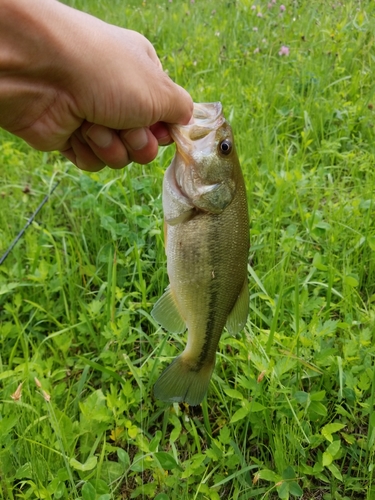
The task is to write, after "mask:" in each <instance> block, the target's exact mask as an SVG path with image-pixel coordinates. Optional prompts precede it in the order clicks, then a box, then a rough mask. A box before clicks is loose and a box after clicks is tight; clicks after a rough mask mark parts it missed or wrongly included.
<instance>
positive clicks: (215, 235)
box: [152, 102, 249, 405]
mask: <svg viewBox="0 0 375 500" xmlns="http://www.w3.org/2000/svg"><path fill="white" fill-rule="evenodd" d="M170 133H171V135H172V137H173V139H174V140H175V143H176V148H177V149H176V155H175V157H174V159H173V161H172V163H171V165H170V166H169V167H168V169H167V170H166V172H165V176H164V183H163V210H164V224H165V245H166V254H167V269H168V276H169V281H170V285H169V287H168V288H167V289H166V292H165V293H164V295H163V296H162V297H161V298H160V299H159V300H158V301H157V302H156V304H155V307H154V309H153V311H152V315H153V317H154V318H155V319H156V321H158V322H159V323H160V325H162V326H163V328H165V329H166V330H167V331H170V332H183V331H184V330H185V329H186V328H187V329H188V340H187V345H186V348H185V350H184V351H183V352H182V354H181V355H180V356H178V357H177V358H175V359H174V361H173V362H172V363H171V365H170V366H168V367H167V368H166V369H165V370H164V372H163V373H162V374H161V376H160V378H159V379H158V380H157V382H156V384H155V387H154V394H155V396H156V397H157V398H158V399H161V400H162V401H166V402H183V401H185V402H186V403H188V404H190V405H198V404H199V403H200V402H201V401H202V399H203V398H204V396H205V394H206V391H207V388H208V385H209V382H210V379H211V375H212V371H213V369H214V365H215V355H216V350H217V346H218V343H219V339H220V336H221V334H222V331H223V329H224V326H226V327H227V329H228V330H229V332H230V333H232V334H235V333H237V332H239V331H240V330H241V329H242V328H243V327H244V325H245V323H246V319H247V315H248V309H249V290H248V280H247V261H248V252H249V220H248V209H247V198H246V191H245V183H244V179H243V176H242V172H241V168H240V165H239V161H238V158H237V154H236V150H235V146H234V140H233V134H232V129H231V127H230V125H229V124H228V123H227V121H226V120H225V118H224V117H223V114H222V106H221V104H220V103H219V102H217V103H209V104H195V105H194V115H193V120H192V121H191V123H190V124H189V125H186V126H181V125H173V126H171V127H170Z"/></svg>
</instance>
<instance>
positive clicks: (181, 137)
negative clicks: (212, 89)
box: [169, 102, 225, 159]
mask: <svg viewBox="0 0 375 500" xmlns="http://www.w3.org/2000/svg"><path fill="white" fill-rule="evenodd" d="M224 122H225V118H224V116H223V107H222V105H221V102H208V103H194V110H193V116H192V119H191V120H190V122H189V123H188V124H187V125H170V126H169V132H170V134H171V136H172V138H173V140H174V141H175V143H176V147H177V150H178V151H179V153H181V154H182V156H184V157H185V158H186V159H187V156H190V155H191V153H192V152H193V151H199V152H201V153H203V154H206V153H209V152H210V151H212V147H213V145H214V141H215V135H216V130H217V129H218V128H219V127H220V126H221V125H222V124H223V123H224Z"/></svg>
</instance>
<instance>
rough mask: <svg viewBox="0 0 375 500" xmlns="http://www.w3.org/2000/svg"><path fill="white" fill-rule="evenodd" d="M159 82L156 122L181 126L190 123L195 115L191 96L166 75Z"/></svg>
mask: <svg viewBox="0 0 375 500" xmlns="http://www.w3.org/2000/svg"><path fill="white" fill-rule="evenodd" d="M157 82H158V84H159V85H158V87H159V88H158V89H157V91H156V95H157V99H158V104H157V109H158V112H157V115H158V116H157V120H156V121H160V122H165V123H179V124H181V125H185V124H187V123H189V120H190V119H191V117H192V115H193V100H192V98H191V96H190V94H189V93H188V92H187V91H186V90H185V89H184V88H182V87H180V85H177V84H176V83H174V82H173V81H172V80H171V79H170V78H169V76H167V75H166V74H165V73H164V78H159V79H158V80H157Z"/></svg>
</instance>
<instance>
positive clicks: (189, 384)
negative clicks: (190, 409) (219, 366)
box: [154, 354, 215, 406]
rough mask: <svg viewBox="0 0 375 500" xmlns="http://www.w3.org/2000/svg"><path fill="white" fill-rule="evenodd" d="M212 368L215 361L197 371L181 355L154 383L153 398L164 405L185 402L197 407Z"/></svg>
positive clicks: (203, 394)
mask: <svg viewBox="0 0 375 500" xmlns="http://www.w3.org/2000/svg"><path fill="white" fill-rule="evenodd" d="M214 366H215V359H214V360H213V361H212V362H209V363H205V364H204V365H203V366H202V367H201V368H200V369H199V370H197V369H195V368H194V367H192V366H191V364H190V363H189V362H187V361H186V359H185V357H184V354H181V356H178V357H177V358H175V359H174V360H173V361H172V363H171V364H170V365H169V366H168V367H167V368H166V369H165V370H164V371H163V373H162V374H161V375H160V377H159V378H158V380H157V381H156V384H155V386H154V395H155V397H156V398H157V399H160V400H161V401H164V402H166V403H182V402H186V403H187V404H189V405H191V406H196V405H199V404H200V403H201V402H202V400H203V398H204V396H205V395H206V392H207V388H208V386H209V383H210V380H211V375H212V371H213V369H214Z"/></svg>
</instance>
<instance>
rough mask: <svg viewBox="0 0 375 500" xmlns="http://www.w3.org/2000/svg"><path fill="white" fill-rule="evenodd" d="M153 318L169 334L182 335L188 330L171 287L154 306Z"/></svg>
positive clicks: (168, 287)
mask: <svg viewBox="0 0 375 500" xmlns="http://www.w3.org/2000/svg"><path fill="white" fill-rule="evenodd" d="M151 316H152V317H153V318H154V320H155V321H157V322H158V323H159V325H161V326H162V327H163V328H164V329H165V330H167V332H171V333H182V332H184V331H185V330H186V324H185V321H184V319H183V318H182V317H181V314H180V312H179V310H178V308H177V304H176V301H175V299H174V297H173V294H172V290H171V287H170V285H168V286H167V288H166V289H165V292H164V294H163V295H162V296H161V297H160V299H159V300H158V301H157V302H156V304H155V305H154V307H153V309H152V311H151Z"/></svg>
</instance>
